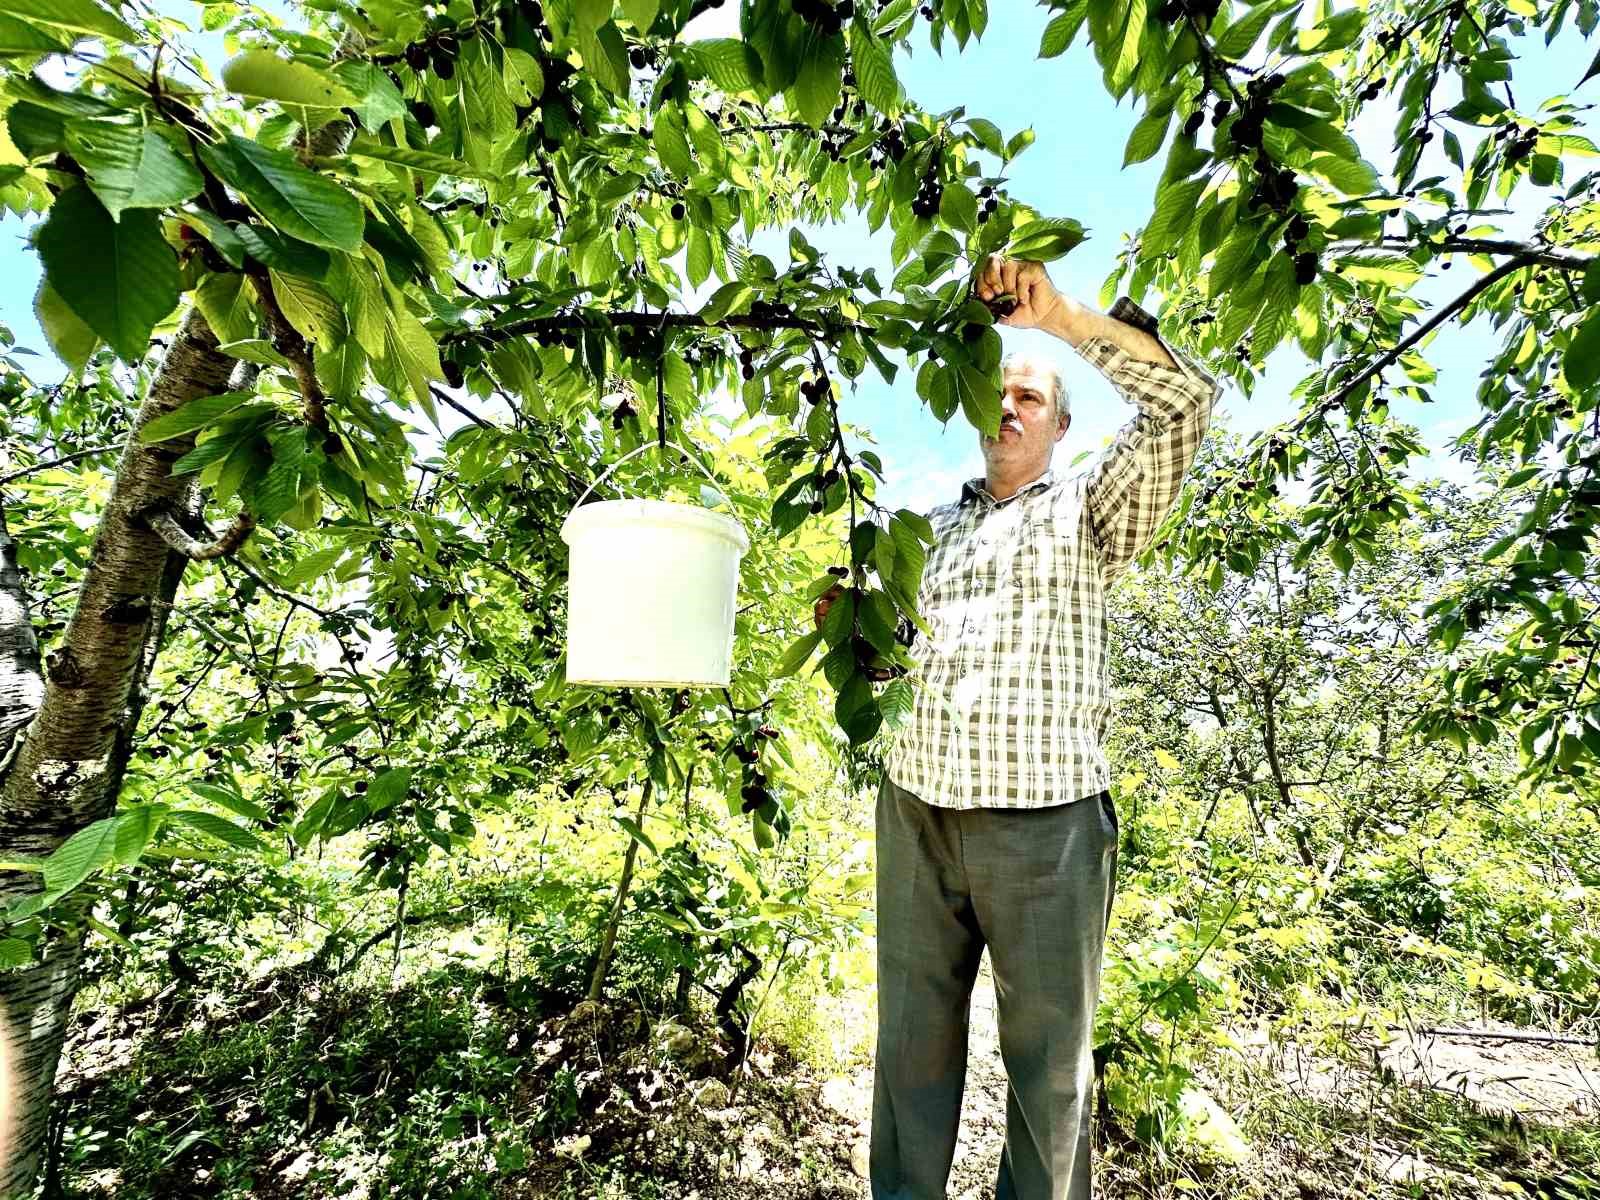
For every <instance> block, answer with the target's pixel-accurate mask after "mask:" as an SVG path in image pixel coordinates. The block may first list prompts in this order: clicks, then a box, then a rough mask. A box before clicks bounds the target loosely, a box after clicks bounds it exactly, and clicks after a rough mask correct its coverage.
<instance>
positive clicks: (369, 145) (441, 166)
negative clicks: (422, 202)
mask: <svg viewBox="0 0 1600 1200" xmlns="http://www.w3.org/2000/svg"><path fill="white" fill-rule="evenodd" d="M345 153H346V154H350V155H352V156H354V157H356V158H370V159H375V160H376V161H378V162H387V163H394V164H395V165H396V166H401V167H409V168H411V170H413V171H424V172H426V173H427V174H429V175H452V176H455V177H456V178H458V179H493V178H495V175H494V172H492V171H489V170H479V169H478V168H477V167H474V166H472V165H471V164H470V163H467V162H465V161H463V160H462V159H459V158H446V157H445V156H444V155H442V154H435V153H433V152H432V151H431V150H413V149H411V147H409V146H385V145H384V144H383V143H382V142H379V141H375V140H374V139H372V138H357V139H356V140H355V141H354V142H352V143H351V144H350V148H349V149H348V150H347V151H345Z"/></svg>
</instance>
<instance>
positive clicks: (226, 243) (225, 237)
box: [183, 211, 249, 267]
mask: <svg viewBox="0 0 1600 1200" xmlns="http://www.w3.org/2000/svg"><path fill="white" fill-rule="evenodd" d="M183 217H184V220H186V221H188V222H189V228H191V229H193V230H195V232H197V233H199V234H200V235H201V236H202V237H203V238H205V239H206V241H208V242H210V243H211V248H212V249H213V250H215V251H216V252H217V253H218V254H220V255H222V261H223V262H225V263H227V264H228V265H229V266H230V267H242V266H244V260H245V255H247V254H248V253H249V250H247V249H246V248H245V244H244V243H243V242H242V241H240V240H239V235H238V234H237V233H235V232H234V231H233V230H232V229H231V228H229V226H228V225H227V224H226V223H225V222H224V221H223V220H222V218H220V217H214V216H212V215H211V214H210V213H208V212H203V211H194V212H186V213H184V214H183Z"/></svg>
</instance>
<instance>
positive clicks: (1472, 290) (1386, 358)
mask: <svg viewBox="0 0 1600 1200" xmlns="http://www.w3.org/2000/svg"><path fill="white" fill-rule="evenodd" d="M1527 265H1528V259H1527V258H1526V257H1525V256H1518V257H1516V258H1513V259H1511V260H1510V261H1509V262H1503V263H1501V264H1500V265H1499V266H1498V267H1496V268H1495V269H1494V270H1492V271H1490V272H1489V273H1488V274H1487V275H1485V276H1484V277H1483V278H1482V279H1480V280H1478V282H1476V283H1474V284H1473V285H1472V286H1471V287H1469V288H1468V289H1467V290H1466V291H1464V292H1462V293H1461V294H1460V295H1459V296H1457V297H1456V298H1455V299H1454V300H1452V301H1450V303H1448V304H1446V305H1445V306H1444V307H1442V308H1441V309H1439V311H1438V312H1436V313H1434V314H1433V316H1431V317H1429V318H1428V320H1426V321H1425V322H1423V323H1422V324H1421V325H1419V326H1417V328H1416V330H1415V331H1414V332H1413V333H1412V334H1411V335H1410V336H1409V337H1407V338H1404V339H1402V340H1401V341H1399V342H1397V343H1396V344H1395V345H1394V346H1393V347H1392V348H1390V349H1389V350H1387V351H1385V352H1384V353H1383V354H1380V355H1379V356H1378V357H1377V358H1376V359H1375V360H1373V362H1372V363H1370V364H1369V365H1368V366H1367V367H1366V369H1365V370H1363V371H1362V372H1361V373H1360V374H1359V375H1357V376H1356V377H1355V378H1354V379H1352V380H1351V381H1350V382H1349V383H1347V384H1345V385H1344V386H1343V387H1341V388H1340V389H1339V390H1338V391H1337V392H1335V393H1334V394H1333V395H1332V396H1330V397H1329V398H1328V399H1326V400H1324V401H1323V402H1322V404H1321V406H1320V407H1321V410H1322V411H1324V412H1326V411H1328V410H1329V409H1331V408H1334V407H1335V406H1337V405H1339V404H1342V403H1344V401H1345V399H1346V398H1347V397H1348V396H1349V395H1350V393H1352V392H1354V391H1355V390H1356V389H1357V388H1358V387H1360V386H1361V385H1362V384H1363V383H1365V382H1366V381H1367V380H1369V379H1371V378H1372V377H1373V376H1374V375H1376V374H1378V372H1380V371H1382V370H1383V369H1384V368H1385V367H1387V366H1389V365H1391V364H1392V363H1393V362H1395V360H1396V359H1398V358H1399V357H1400V356H1401V355H1402V354H1404V353H1405V352H1406V351H1407V350H1409V349H1411V347H1412V346H1415V345H1416V344H1417V343H1418V342H1420V341H1421V340H1422V339H1423V338H1425V337H1427V336H1428V334H1430V333H1432V332H1433V331H1434V330H1435V329H1437V328H1438V327H1439V326H1440V325H1442V324H1444V323H1445V322H1446V321H1448V320H1449V319H1450V318H1451V317H1453V316H1455V315H1456V313H1458V312H1460V311H1461V310H1462V309H1463V308H1465V307H1466V306H1467V305H1469V304H1471V303H1472V302H1473V301H1474V300H1475V299H1477V298H1478V296H1479V295H1480V294H1481V293H1483V292H1485V291H1487V290H1488V289H1489V288H1491V287H1493V286H1494V285H1495V284H1496V283H1499V282H1500V280H1501V279H1503V278H1504V277H1505V276H1507V275H1509V274H1511V273H1512V272H1513V271H1520V270H1522V268H1523V267H1526V266H1527Z"/></svg>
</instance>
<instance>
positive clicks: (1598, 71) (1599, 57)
mask: <svg viewBox="0 0 1600 1200" xmlns="http://www.w3.org/2000/svg"><path fill="white" fill-rule="evenodd" d="M1596 75H1600V54H1596V55H1595V56H1594V61H1593V62H1592V63H1590V64H1589V69H1588V70H1587V71H1585V72H1584V73H1583V78H1582V79H1580V80H1578V83H1577V87H1582V86H1583V85H1584V84H1586V83H1588V82H1589V80H1591V79H1593V78H1594V77H1595V76H1596ZM1574 90H1576V89H1574Z"/></svg>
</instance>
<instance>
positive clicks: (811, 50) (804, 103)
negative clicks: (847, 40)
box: [794, 37, 844, 129]
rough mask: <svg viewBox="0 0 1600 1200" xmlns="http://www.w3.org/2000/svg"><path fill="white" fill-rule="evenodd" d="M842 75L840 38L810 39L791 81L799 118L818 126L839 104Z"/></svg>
mask: <svg viewBox="0 0 1600 1200" xmlns="http://www.w3.org/2000/svg"><path fill="white" fill-rule="evenodd" d="M843 75H844V41H843V39H842V38H838V37H813V38H811V39H810V44H809V45H808V46H807V47H806V50H805V53H804V56H803V57H802V58H801V59H800V71H799V74H798V75H797V76H796V77H795V81H794V99H795V102H796V108H797V110H798V111H799V113H800V119H801V120H802V121H804V122H805V123H806V124H807V125H810V126H811V127H812V128H814V129H819V128H821V127H822V125H823V124H824V123H825V122H826V121H827V119H828V116H829V114H831V113H832V112H833V109H834V106H835V105H836V104H838V103H839V88H840V86H841V83H842V81H843Z"/></svg>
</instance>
